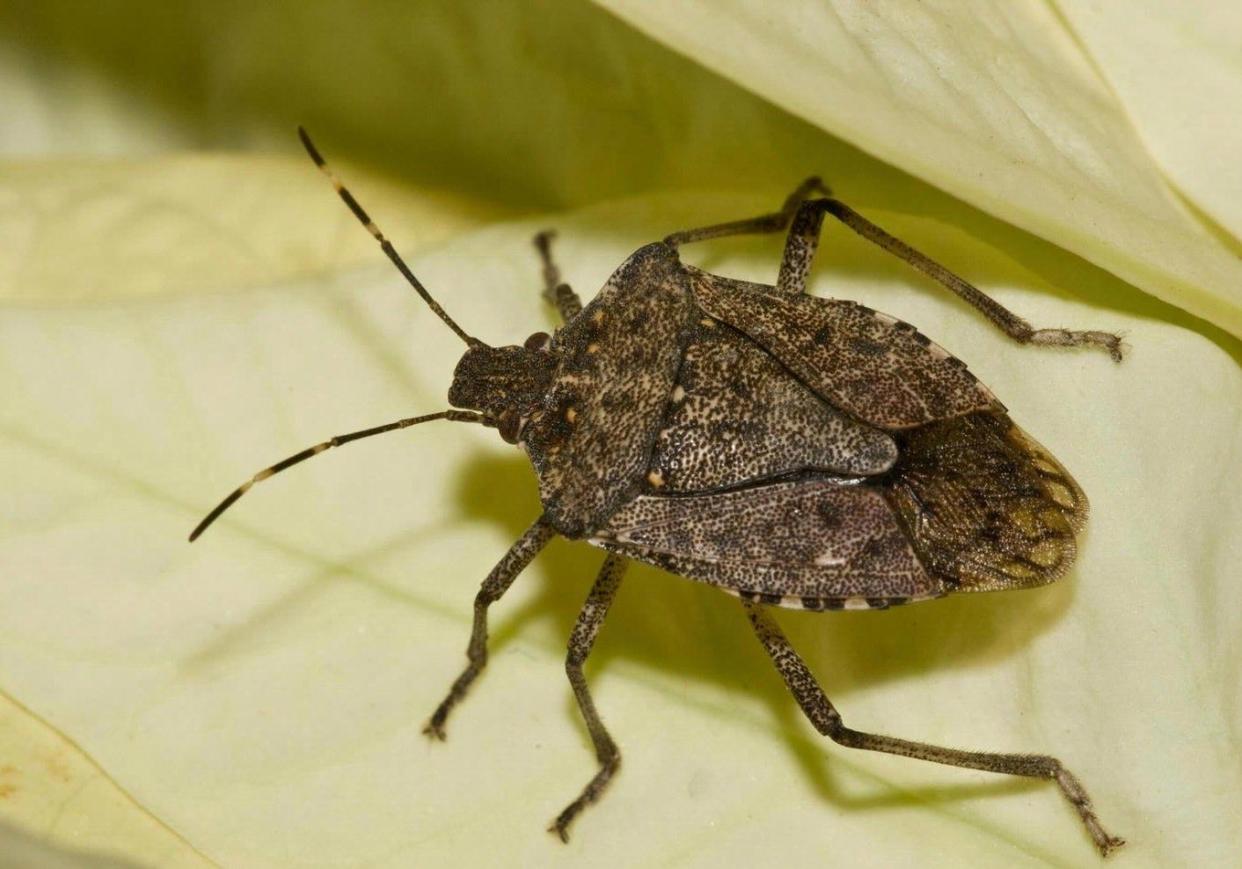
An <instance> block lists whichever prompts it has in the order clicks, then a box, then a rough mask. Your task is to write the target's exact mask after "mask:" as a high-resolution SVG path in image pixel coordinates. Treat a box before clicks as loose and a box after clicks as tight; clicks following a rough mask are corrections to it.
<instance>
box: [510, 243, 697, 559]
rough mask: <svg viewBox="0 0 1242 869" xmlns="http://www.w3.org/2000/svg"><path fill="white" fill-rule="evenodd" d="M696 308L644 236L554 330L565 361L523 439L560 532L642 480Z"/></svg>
mask: <svg viewBox="0 0 1242 869" xmlns="http://www.w3.org/2000/svg"><path fill="white" fill-rule="evenodd" d="M693 307H694V306H693V303H692V302H691V301H690V296H689V292H688V289H687V287H686V279H685V275H684V273H683V272H682V271H681V267H680V264H679V263H678V261H677V257H676V254H675V253H674V252H673V251H672V249H671V248H669V247H667V246H666V245H659V244H656V245H648V246H647V247H644V248H642V249H640V250H639V251H637V252H636V253H635V254H633V255H632V256H631V257H630V258H629V259H628V260H626V262H625V263H624V264H622V266H621V267H620V268H619V269H617V271H616V273H614V274H613V276H612V277H611V278H609V280H608V283H607V284H606V285H605V286H604V288H603V290H601V291H600V293H599V295H598V296H596V297H595V299H594V300H593V301H592V302H591V303H590V304H589V305H587V306H586V307H585V308H584V309H583V310H582V312H581V313H580V314H578V315H577V316H576V317H574V319H573V320H572V321H570V323H569V324H567V325H566V326H565V328H564V329H561V330H560V331H558V332H557V333H556V335H555V337H554V338H553V340H552V345H551V350H552V352H553V353H554V354H556V355H557V356H559V358H560V364H559V366H558V368H557V370H556V374H555V376H554V382H553V386H552V388H551V389H550V390H549V392H548V395H547V397H546V399H545V400H544V403H543V407H542V409H541V410H540V411H539V412H537V413H536V414H534V415H533V416H532V418H531V420H530V421H529V423H528V424H527V426H526V428H525V430H524V432H523V441H524V443H525V445H526V449H527V452H528V454H529V455H530V458H531V462H532V464H534V466H535V471H536V473H538V475H539V495H540V498H541V500H542V501H543V506H544V511H545V514H546V515H547V517H548V519H549V521H550V522H551V523H552V525H553V526H554V527H555V528H556V529H557V531H559V532H560V533H562V534H564V535H566V536H569V537H577V536H581V535H582V534H583V533H584V532H585V531H586V530H588V529H591V528H595V527H597V526H598V525H599V524H601V523H602V522H603V520H604V519H605V518H606V517H607V516H608V515H609V514H611V513H612V512H613V511H614V510H615V508H616V507H617V505H619V504H620V503H621V502H622V501H624V500H626V499H628V498H629V497H630V496H631V494H632V493H633V491H635V489H636V487H637V486H639V485H640V484H641V481H642V480H643V478H644V476H645V473H646V466H647V463H648V460H649V458H650V455H651V450H652V446H653V443H654V441H655V438H656V435H657V434H658V432H659V429H660V422H661V419H662V416H663V411H664V407H665V404H666V403H667V401H668V398H669V394H670V392H671V391H672V388H673V383H674V379H675V378H676V375H677V367H678V364H679V362H680V360H681V354H682V351H683V350H684V349H685V343H686V340H687V337H686V336H687V334H688V331H689V330H688V325H689V322H690V317H691V313H692V311H693Z"/></svg>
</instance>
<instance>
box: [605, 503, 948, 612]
mask: <svg viewBox="0 0 1242 869" xmlns="http://www.w3.org/2000/svg"><path fill="white" fill-rule="evenodd" d="M591 542H592V543H596V544H597V545H600V546H603V547H604V548H606V549H609V550H612V551H614V552H619V553H621V554H623V555H627V556H629V557H630V558H634V559H637V560H639V561H646V562H647V563H649V564H654V565H656V566H657V567H662V568H665V569H666V570H670V571H673V572H675V573H680V574H682V575H685V576H689V577H691V578H693V579H699V580H702V581H704V582H709V583H711V584H713V585H718V586H724V587H727V588H732V589H736V590H738V591H739V592H742V593H745V594H747V595H769V596H771V597H770V598H769V599H766V602H768V603H773V604H779V603H781V602H782V599H783V598H785V597H791V598H796V599H798V600H801V599H803V598H816V599H823V598H851V597H885V598H909V597H916V596H917V597H924V596H928V595H934V594H938V593H940V592H941V591H942V590H943V586H942V584H941V583H940V582H939V581H938V580H935V579H933V578H931V577H930V576H928V574H927V573H926V572H925V571H924V570H923V567H922V566H921V565H920V564H919V562H918V560H917V558H916V557H915V555H914V553H913V551H912V550H911V548H910V544H909V542H908V541H907V540H906V537H905V534H904V533H903V532H902V529H901V527H900V526H899V525H898V523H897V521H896V519H895V518H894V516H893V514H892V511H891V510H890V508H889V506H888V504H887V503H886V502H885V500H884V498H883V496H882V495H881V494H880V493H879V492H878V491H876V490H874V489H871V488H867V487H864V486H861V485H857V484H854V485H851V484H849V483H842V482H841V481H839V480H833V479H811V480H803V481H798V482H784V483H773V484H769V485H764V486H754V487H749V488H746V489H741V490H736V491H731V492H721V493H715V494H708V495H687V496H681V497H673V498H669V497H652V496H642V497H639V498H636V499H635V500H634V501H632V502H630V503H629V504H627V505H626V506H625V507H623V508H622V509H621V510H619V511H618V512H617V513H616V515H614V516H613V517H612V518H611V519H610V520H609V522H608V524H607V525H606V526H605V527H604V528H603V529H601V530H600V531H599V532H598V533H597V534H596V535H595V536H593V537H592V538H591Z"/></svg>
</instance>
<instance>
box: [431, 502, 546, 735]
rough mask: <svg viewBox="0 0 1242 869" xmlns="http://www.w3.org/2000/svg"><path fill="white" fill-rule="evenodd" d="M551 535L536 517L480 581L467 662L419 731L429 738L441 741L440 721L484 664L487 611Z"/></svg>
mask: <svg viewBox="0 0 1242 869" xmlns="http://www.w3.org/2000/svg"><path fill="white" fill-rule="evenodd" d="M555 533H556V532H554V531H553V530H552V526H551V525H549V524H548V523H547V522H546V521H544V518H543V517H542V516H540V517H539V518H538V519H537V520H535V524H533V525H531V526H530V528H528V529H527V530H526V533H525V534H523V535H522V536H521V537H520V538H519V539H518V541H517V543H514V544H513V546H512V547H511V548H510V549H509V551H508V552H506V553H505V556H504V558H502V559H500V563H499V564H497V565H496V566H495V567H493V568H492V572H491V573H489V574H488V575H487V579H485V580H483V586H482V587H481V588H480V589H479V593H478V594H477V595H475V598H474V628H473V630H472V631H471V632H470V645H469V646H467V647H466V658H467V659H469V662H470V663H469V664H467V665H466V669H465V670H463V671H462V674H461V675H460V676H458V677H457V680H456V681H455V682H453V687H451V688H450V689H449V693H448V696H447V697H445V698H444V701H443V702H442V703H440V705H439V706H437V707H436V711H435V713H434V714H433V715H432V716H431V720H430V721H428V722H427V725H426V726H425V727H424V728H423V733H425V734H427V735H428V736H430V737H432V738H433V739H444V736H445V734H444V722H445V720H446V719H447V718H448V715H449V712H451V711H452V710H453V707H454V706H456V705H457V704H458V702H460V701H461V698H463V697H465V696H466V691H467V690H469V688H470V684H471V683H472V682H473V681H474V680H475V679H476V678H477V677H478V675H479V673H480V672H482V670H483V668H484V667H485V666H486V665H487V608H488V607H489V606H491V605H492V604H493V603H495V602H496V601H497V600H499V599H500V596H501V595H503V594H504V593H505V592H506V591H507V590H508V588H509V586H510V585H512V584H513V580H515V579H517V576H518V574H519V573H521V572H522V571H523V570H525V569H526V565H528V564H530V562H531V559H533V558H534V557H535V555H536V554H537V553H538V552H539V550H540V549H543V547H544V546H546V545H547V543H548V541H549V540H551V539H552V537H553V536H554V535H555Z"/></svg>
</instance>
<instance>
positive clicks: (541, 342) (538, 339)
mask: <svg viewBox="0 0 1242 869" xmlns="http://www.w3.org/2000/svg"><path fill="white" fill-rule="evenodd" d="M550 340H552V339H551V336H550V335H548V333H547V332H536V333H534V334H533V335H531V336H530V337H529V338H527V339H526V341H525V342H524V343H523V344H522V346H523V347H525V348H526V349H527V350H542V349H543V348H544V347H546V346H547V345H548V341H550Z"/></svg>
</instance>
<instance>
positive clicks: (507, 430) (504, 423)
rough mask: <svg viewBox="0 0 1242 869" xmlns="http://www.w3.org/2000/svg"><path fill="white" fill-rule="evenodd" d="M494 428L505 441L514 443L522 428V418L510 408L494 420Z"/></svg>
mask: <svg viewBox="0 0 1242 869" xmlns="http://www.w3.org/2000/svg"><path fill="white" fill-rule="evenodd" d="M496 430H497V431H498V432H500V437H501V439H502V440H504V442H505V443H509V444H515V443H517V442H518V435H519V434H520V433H521V430H522V419H521V417H519V416H518V415H517V414H516V413H514V412H513V411H511V410H506V411H503V412H502V413H501V414H500V418H499V419H498V420H496Z"/></svg>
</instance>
